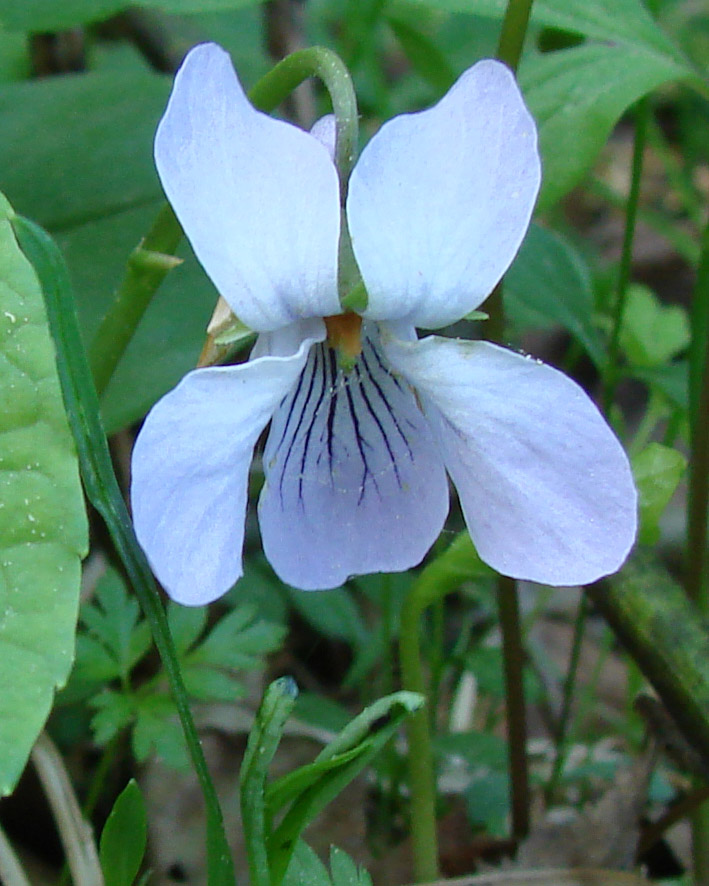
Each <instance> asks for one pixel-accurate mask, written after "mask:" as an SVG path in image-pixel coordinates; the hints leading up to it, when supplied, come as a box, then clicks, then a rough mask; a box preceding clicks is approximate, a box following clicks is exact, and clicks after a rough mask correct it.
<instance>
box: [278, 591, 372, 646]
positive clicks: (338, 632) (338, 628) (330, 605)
mask: <svg viewBox="0 0 709 886" xmlns="http://www.w3.org/2000/svg"><path fill="white" fill-rule="evenodd" d="M288 593H289V597H290V601H291V603H292V604H293V607H294V609H296V610H297V612H298V613H299V614H300V615H302V617H303V618H304V619H305V620H306V621H307V622H308V623H309V624H311V625H312V626H313V627H314V628H315V629H316V630H318V631H319V632H320V633H322V634H324V635H325V636H326V637H333V638H335V639H337V640H346V641H350V642H353V641H356V640H357V638H358V637H361V636H362V635H363V634H366V633H367V629H366V628H365V626H364V622H363V621H362V616H361V615H360V613H359V609H358V608H357V604H356V603H355V602H354V600H353V599H352V595H351V594H350V592H349V591H347V590H346V589H345V588H337V589H336V590H333V591H318V593H317V594H308V593H305V594H304V593H303V592H302V591H296V590H294V589H292V588H289V589H288Z"/></svg>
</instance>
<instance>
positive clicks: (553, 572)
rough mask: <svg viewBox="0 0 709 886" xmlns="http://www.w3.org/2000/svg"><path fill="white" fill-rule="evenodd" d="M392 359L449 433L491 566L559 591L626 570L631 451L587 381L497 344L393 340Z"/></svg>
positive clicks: (469, 517) (473, 529)
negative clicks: (595, 401) (598, 405)
mask: <svg viewBox="0 0 709 886" xmlns="http://www.w3.org/2000/svg"><path fill="white" fill-rule="evenodd" d="M385 353H386V354H387V356H388V358H389V359H390V360H391V362H392V364H393V365H394V366H395V367H396V368H398V369H399V370H400V371H401V372H402V373H404V374H405V375H406V376H407V377H408V378H409V380H410V381H411V383H412V384H413V385H415V387H416V388H417V389H418V391H419V393H420V394H421V395H422V398H423V399H424V401H425V404H426V413H427V415H428V416H429V418H430V419H431V421H432V424H434V426H436V425H437V430H438V435H439V440H440V443H441V446H442V449H443V455H444V459H445V463H446V467H447V468H448V471H449V472H450V475H451V477H452V478H453V482H454V483H455V485H456V487H457V489H458V493H459V496H460V501H461V504H462V507H463V513H464V515H465V519H466V522H467V524H468V529H469V530H470V534H471V536H472V538H473V541H474V542H475V545H476V547H477V549H478V552H479V553H480V556H481V557H482V558H483V560H485V561H486V562H487V563H489V564H490V566H492V567H493V568H494V569H496V570H498V571H499V572H501V573H503V574H504V575H509V576H512V577H513V578H522V579H529V580H532V581H538V582H543V583H545V584H550V585H572V584H587V583H589V582H592V581H595V580H596V579H598V578H600V577H601V576H604V575H608V574H610V573H612V572H615V571H616V570H617V569H618V568H619V567H620V565H621V564H622V563H623V560H624V559H625V557H626V556H627V554H628V551H629V550H630V547H631V545H632V543H633V540H634V538H635V530H636V493H635V487H634V485H633V479H632V475H631V472H630V467H629V465H628V460H627V458H626V456H625V453H624V452H623V449H622V447H621V445H620V443H619V442H618V440H617V439H616V437H615V436H614V434H613V433H612V431H611V430H610V428H609V427H608V425H607V424H606V423H605V421H604V419H603V418H602V416H601V415H600V413H599V412H598V410H597V409H596V407H595V406H594V404H593V403H592V402H591V400H590V399H589V398H588V396H587V395H586V394H585V393H584V391H583V390H582V389H581V388H580V387H579V386H578V385H577V384H575V382H573V381H571V380H570V379H569V378H567V377H566V376H565V375H563V374H562V373H560V372H557V371H556V370H555V369H552V368H551V367H549V366H545V365H544V364H542V363H539V362H537V361H535V360H533V359H530V358H527V357H523V356H520V355H519V354H514V353H512V352H511V351H508V350H506V349H504V348H499V347H497V346H496V345H491V344H489V343H486V342H463V341H454V340H451V339H442V338H438V337H430V338H426V339H424V340H422V341H420V342H414V343H402V342H398V341H396V340H393V339H392V340H390V341H389V342H388V343H387V344H386V346H385ZM436 415H438V420H437V421H436Z"/></svg>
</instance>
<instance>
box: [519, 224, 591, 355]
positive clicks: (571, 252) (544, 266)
mask: <svg viewBox="0 0 709 886" xmlns="http://www.w3.org/2000/svg"><path fill="white" fill-rule="evenodd" d="M505 304H506V306H507V307H508V308H509V314H510V317H511V318H512V320H513V321H514V322H515V323H516V324H517V325H518V326H521V327H522V328H530V327H540V326H541V327H544V326H547V325H548V324H549V323H550V322H551V323H558V324H559V325H560V326H562V327H563V328H564V329H566V330H568V331H569V332H570V333H571V334H572V335H574V336H575V337H576V338H577V339H578V340H579V341H580V342H581V344H582V345H583V346H584V347H585V348H586V350H587V351H588V354H589V356H590V357H591V358H592V359H593V361H594V362H595V363H596V364H597V365H602V364H603V362H604V353H603V346H602V344H601V340H600V336H599V334H598V330H597V329H596V328H595V327H594V325H593V290H592V286H591V275H590V272H589V270H588V267H587V265H586V264H585V262H584V260H583V259H582V257H581V256H580V255H579V253H578V252H577V250H575V249H574V248H573V246H572V245H571V244H570V243H569V242H568V241H567V240H565V239H564V238H563V237H562V236H561V235H560V234H557V233H556V232H554V231H549V230H547V229H546V228H542V227H541V226H540V225H536V224H534V225H532V226H531V227H530V229H529V231H528V233H527V236H526V237H525V240H524V243H523V244H522V247H521V249H520V251H519V253H518V255H517V258H516V259H515V260H514V263H513V264H512V267H511V268H510V269H509V271H508V272H507V274H506V276H505Z"/></svg>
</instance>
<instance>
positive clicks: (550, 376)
mask: <svg viewBox="0 0 709 886" xmlns="http://www.w3.org/2000/svg"><path fill="white" fill-rule="evenodd" d="M333 156H334V126H333V125H332V122H331V119H330V120H328V118H325V119H324V120H323V121H319V123H318V124H316V126H315V127H314V129H313V130H312V132H311V133H308V132H304V131H302V130H300V129H298V128H296V127H295V126H292V125H290V124H288V123H286V122H283V121H279V120H275V119H272V118H269V117H267V116H266V115H264V114H262V113H260V112H258V111H256V110H255V109H254V108H253V107H252V106H251V105H250V103H249V102H248V100H247V98H246V96H245V94H244V92H243V90H242V88H241V86H240V84H239V82H238V80H237V77H236V74H235V73H234V70H233V68H232V65H231V62H230V60H229V57H228V56H227V54H226V53H225V52H224V51H223V50H222V49H220V48H219V47H217V46H215V45H213V44H205V45H201V46H198V47H196V48H195V49H193V50H192V51H191V52H190V53H189V55H188V56H187V58H186V59H185V62H184V63H183V65H182V68H181V69H180V71H179V72H178V74H177V77H176V79H175V84H174V88H173V92H172V95H171V97H170V101H169V104H168V107H167V110H166V112H165V116H164V117H163V119H162V121H161V123H160V126H159V128H158V133H157V137H156V143H155V158H156V163H157V168H158V172H159V175H160V178H161V181H162V183H163V187H164V188H165V192H166V194H167V196H168V199H169V200H170V202H171V204H172V206H173V208H174V210H175V212H176V214H177V216H178V218H179V220H180V222H181V224H182V226H183V228H184V230H185V233H186V235H187V237H188V238H189V240H190V243H191V244H192V247H193V248H194V251H195V253H196V255H197V258H198V259H199V261H200V262H201V264H202V265H203V267H204V269H205V270H206V272H207V273H208V274H209V276H210V277H211V279H212V281H213V282H214V284H215V285H216V287H217V289H218V290H219V292H220V293H221V295H222V296H223V297H224V299H225V300H226V301H227V302H228V304H229V305H230V307H231V309H232V310H233V312H234V313H235V314H236V316H237V317H238V318H239V319H240V320H241V321H243V322H244V323H245V324H246V325H248V326H249V327H251V328H252V329H253V330H255V331H256V332H258V333H259V336H258V339H257V341H256V344H255V346H254V348H253V351H252V353H251V356H250V358H249V360H248V361H247V362H246V363H242V364H239V365H237V366H224V367H213V368H203V369H197V370H195V371H193V372H190V373H189V374H188V375H187V376H185V378H184V379H183V380H182V381H181V382H180V383H179V384H178V386H177V387H176V388H175V389H174V390H173V391H171V392H170V393H168V394H167V395H166V396H165V397H163V399H162V400H160V401H159V402H158V403H157V404H156V405H155V406H154V407H153V409H152V411H151V412H150V413H149V415H148V417H147V418H146V421H145V424H144V425H143V428H142V430H141V432H140V434H139V436H138V440H137V442H136V446H135V450H134V455H133V480H132V488H131V497H132V503H133V513H134V518H135V525H136V532H137V535H138V539H139V541H140V543H141V545H142V546H143V548H144V549H145V552H146V554H147V556H148V559H149V560H150V563H151V565H152V567H153V569H154V570H155V573H156V575H157V576H158V578H159V579H160V581H161V582H162V584H163V585H164V587H165V589H166V590H167V592H168V593H169V594H170V595H171V596H172V597H173V598H175V599H176V600H179V601H180V602H182V603H186V604H191V605H198V604H202V603H207V602H209V601H211V600H214V599H215V598H216V597H218V596H220V595H221V594H223V593H225V592H226V591H227V590H228V589H229V588H230V587H231V586H232V585H233V584H234V582H235V581H237V579H238V578H239V577H240V576H241V574H242V546H243V537H244V520H245V511H246V504H247V490H248V474H249V468H250V464H251V461H252V458H253V451H254V447H255V445H256V442H257V440H258V438H259V436H260V435H261V433H262V432H263V430H264V429H265V428H266V427H267V426H268V424H269V422H270V431H269V434H268V439H267V442H266V447H265V452H264V456H263V467H264V473H265V484H264V487H263V490H262V492H261V497H260V501H259V509H258V511H259V522H260V527H261V535H262V539H263V546H264V550H265V553H266V556H267V557H268V559H269V561H270V563H271V565H272V566H273V568H274V569H275V571H276V572H277V574H278V575H279V576H280V577H281V578H282V579H283V581H285V582H287V583H288V584H290V585H293V586H295V587H297V588H302V589H305V590H310V589H324V588H332V587H337V586H338V585H340V584H342V582H343V581H345V580H346V579H347V578H348V577H349V576H351V575H356V574H363V573H369V572H395V571H401V570H405V569H408V568H409V567H411V566H414V565H416V564H417V563H419V562H420V561H421V560H422V558H423V557H424V556H425V554H426V552H427V551H428V550H429V548H430V546H431V545H432V544H433V542H434V541H435V539H436V537H437V536H438V534H439V533H440V531H441V529H442V527H443V524H444V521H445V519H446V516H447V513H448V508H449V488H448V478H447V476H446V475H447V474H448V475H449V476H450V478H451V479H452V481H453V483H454V485H455V487H456V489H457V492H458V496H459V498H460V502H461V506H462V509H463V514H464V516H465V520H466V523H467V525H468V529H469V531H470V534H471V536H472V538H473V541H474V543H475V545H476V547H477V549H478V551H479V553H480V556H481V557H482V558H483V560H485V561H486V562H487V563H489V564H490V565H491V566H492V567H493V568H494V569H496V570H498V571H499V572H501V573H503V574H506V575H509V576H512V577H514V578H523V579H529V580H533V581H539V582H543V583H547V584H551V585H570V584H581V583H588V582H591V581H594V580H595V579H597V578H599V577H600V576H603V575H607V574H609V573H611V572H614V571H615V570H616V569H618V568H619V566H620V565H621V563H622V562H623V560H624V559H625V557H626V556H627V553H628V551H629V549H630V547H631V545H632V543H633V540H634V538H635V529H636V493H635V489H634V486H633V481H632V476H631V472H630V468H629V465H628V461H627V458H626V456H625V454H624V452H623V449H622V447H621V446H620V444H619V442H618V440H617V439H616V437H615V436H614V434H613V432H612V431H611V430H610V428H609V427H608V426H607V424H606V423H605V421H604V420H603V418H602V416H601V415H600V414H599V412H598V410H597V409H596V407H595V406H594V404H593V403H592V402H591V400H590V399H589V398H588V396H587V395H586V394H585V393H584V391H583V390H582V389H581V388H580V387H579V386H578V385H576V384H575V383H574V382H573V381H571V380H570V379H569V378H567V377H566V376H564V375H563V374H562V373H560V372H558V371H556V370H555V369H552V368H551V367H549V366H545V365H544V364H542V363H540V362H538V361H536V360H534V359H530V358H528V357H525V356H521V355H520V354H516V353H514V352H512V351H510V350H507V349H505V348H501V347H498V346H496V345H493V344H490V343H487V342H480V341H462V340H458V339H451V338H442V337H439V336H435V335H431V336H427V337H425V338H421V339H419V338H418V336H417V333H416V328H417V327H424V328H429V329H435V328H439V327H442V326H446V325H448V324H450V323H453V322H455V321H456V320H459V319H461V318H462V317H464V316H465V315H467V314H469V313H470V312H471V311H474V310H475V309H476V308H477V307H478V306H479V305H480V304H482V302H483V301H484V300H485V298H486V297H487V295H488V294H489V293H490V292H491V291H492V289H493V287H494V286H495V284H496V283H497V282H498V280H499V279H500V278H501V276H502V275H503V274H504V272H505V271H506V270H507V268H508V267H509V265H510V263H511V262H512V259H513V258H514V256H515V254H516V252H517V250H518V248H519V246H520V244H521V242H522V239H523V237H524V234H525V232H526V230H527V227H528V225H529V220H530V217H531V214H532V210H533V207H534V202H535V200H536V196H537V192H538V190H539V183H540V176H541V171H540V162H539V156H538V152H537V146H536V130H535V126H534V122H533V120H532V118H531V116H530V114H529V112H528V111H527V109H526V107H525V105H524V102H523V100H522V97H521V95H520V93H519V90H518V88H517V85H516V83H515V81H514V78H513V76H512V74H511V73H510V72H509V70H508V69H507V68H505V67H504V65H502V64H500V63H498V62H495V61H482V62H479V63H478V64H476V65H474V66H473V67H472V68H470V69H469V70H468V71H466V72H465V73H464V74H463V75H462V76H461V77H460V79H459V80H458V81H457V83H456V84H455V85H454V86H453V87H452V89H451V90H450V91H449V92H448V93H447V95H445V96H444V97H443V99H441V101H440V102H439V103H438V104H437V105H435V106H434V107H433V108H430V109H429V110H426V111H422V112H419V113H415V114H404V115H401V116H399V117H396V118H395V119H393V120H391V121H389V122H388V123H385V124H384V125H383V126H382V128H381V129H380V130H379V132H378V133H377V134H376V135H375V136H374V137H373V138H372V140H371V141H370V142H369V144H368V145H367V146H366V147H365V148H364V150H363V152H362V155H361V157H360V159H359V161H358V163H357V165H356V166H355V168H354V170H353V172H352V175H351V177H350V181H349V188H348V195H347V201H346V207H345V211H346V220H347V226H348V229H349V236H350V238H351V245H352V250H353V253H354V257H355V259H356V264H357V268H358V271H359V273H360V274H361V278H362V281H363V284H364V287H365V289H366V293H367V303H366V307H364V308H362V309H361V311H359V312H358V313H354V312H353V311H351V310H350V311H345V310H344V309H343V308H342V306H341V298H340V293H339V292H338V252H339V244H340V225H341V214H340V202H339V187H338V178H337V172H336V169H335V165H334V162H333ZM346 294H347V293H344V295H346Z"/></svg>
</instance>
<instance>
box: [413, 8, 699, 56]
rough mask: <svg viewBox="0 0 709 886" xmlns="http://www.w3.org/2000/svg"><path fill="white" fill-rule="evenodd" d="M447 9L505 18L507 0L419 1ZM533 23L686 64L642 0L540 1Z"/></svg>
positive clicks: (534, 9)
mask: <svg viewBox="0 0 709 886" xmlns="http://www.w3.org/2000/svg"><path fill="white" fill-rule="evenodd" d="M417 2H420V3H422V4H423V5H425V6H429V7H433V8H435V9H440V10H444V11H447V12H464V13H470V14H472V15H478V16H486V17H492V18H502V16H503V15H504V14H505V11H506V9H507V0H417ZM532 22H534V23H535V24H538V25H546V26H548V27H553V28H560V29H561V30H564V31H572V32H575V33H577V34H582V35H583V36H584V37H589V38H591V39H593V40H599V41H603V42H611V41H612V42H613V43H623V44H626V45H627V46H635V47H636V48H641V49H643V50H645V51H648V52H653V53H654V54H656V55H657V56H658V57H661V58H663V59H668V58H672V59H674V60H676V61H677V62H678V63H679V64H681V65H686V61H685V59H684V58H683V56H682V54H681V52H680V50H679V49H678V48H677V47H676V46H675V45H674V44H673V43H672V41H671V40H670V39H669V37H668V36H667V35H666V34H665V33H664V32H663V31H662V29H661V28H660V27H659V26H658V25H657V24H656V22H655V21H654V20H653V18H652V16H651V15H650V14H649V13H648V11H647V9H646V8H645V6H644V5H643V3H642V0H621V2H618V0H536V2H535V3H534V5H533V6H532Z"/></svg>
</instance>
